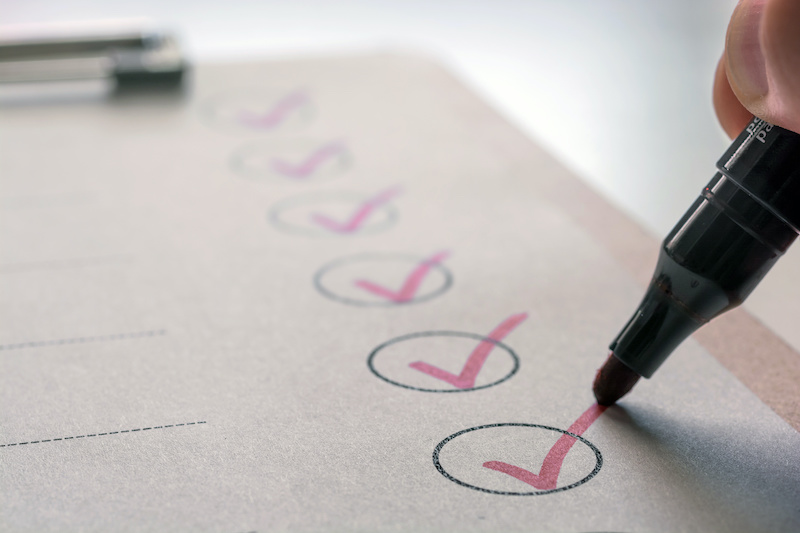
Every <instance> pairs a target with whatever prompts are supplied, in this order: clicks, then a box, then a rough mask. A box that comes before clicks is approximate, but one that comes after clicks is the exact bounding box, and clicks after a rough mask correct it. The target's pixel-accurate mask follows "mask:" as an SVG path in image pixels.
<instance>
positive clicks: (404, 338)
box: [367, 331, 519, 393]
mask: <svg viewBox="0 0 800 533" xmlns="http://www.w3.org/2000/svg"><path fill="white" fill-rule="evenodd" d="M419 337H464V338H467V339H475V340H478V341H481V342H483V341H488V342H491V343H492V344H494V345H495V346H497V347H498V348H502V349H503V350H505V351H506V352H508V355H510V356H511V360H512V361H514V368H512V369H511V372H509V373H508V374H506V375H505V376H503V377H502V378H500V379H498V380H497V381H493V382H492V383H487V384H486V385H481V386H479V387H472V388H469V389H423V388H422V387H412V386H411V385H405V384H403V383H400V382H397V381H393V380H391V379H389V378H387V377H386V376H384V375H383V374H381V373H380V372H378V371H377V370H376V369H375V366H374V365H373V360H374V359H375V356H376V355H378V352H380V351H381V350H383V349H384V348H386V347H387V346H390V345H392V344H397V343H398V342H403V341H407V340H410V339H416V338H419ZM367 367H369V369H370V371H371V372H372V373H373V374H375V376H377V377H379V378H380V379H382V380H383V381H385V382H387V383H390V384H392V385H396V386H397V387H402V388H404V389H410V390H415V391H420V392H442V393H449V392H471V391H474V390H480V389H488V388H489V387H494V386H495V385H499V384H501V383H503V382H504V381H508V380H509V379H511V378H512V377H514V374H516V373H517V371H518V370H519V357H518V356H517V354H516V353H514V350H512V349H511V348H510V347H509V346H507V345H505V344H503V343H502V342H500V341H498V340H495V339H490V338H489V337H486V336H484V335H478V334H476V333H465V332H463V331H420V332H418V333H409V334H407V335H401V336H399V337H395V338H393V339H389V340H388V341H386V342H384V343H383V344H381V345H379V346H378V347H377V348H375V349H374V350H372V352H370V354H369V356H368V357H367Z"/></svg>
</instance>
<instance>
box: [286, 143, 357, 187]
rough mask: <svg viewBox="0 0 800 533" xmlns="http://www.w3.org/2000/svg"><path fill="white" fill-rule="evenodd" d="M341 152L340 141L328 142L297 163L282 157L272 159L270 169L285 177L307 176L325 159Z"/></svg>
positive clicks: (342, 147) (299, 177)
mask: <svg viewBox="0 0 800 533" xmlns="http://www.w3.org/2000/svg"><path fill="white" fill-rule="evenodd" d="M342 152H344V146H342V145H341V144H340V143H329V144H326V145H323V146H321V147H319V148H317V149H316V150H314V151H313V152H311V154H309V155H308V156H307V157H306V158H305V159H303V160H302V161H300V162H298V163H290V162H288V161H285V160H283V159H273V160H272V170H274V171H275V172H278V173H279V174H283V175H284V176H286V177H287V178H293V179H301V178H307V177H309V176H310V175H312V174H313V173H314V172H315V171H316V170H317V168H319V167H320V165H322V164H323V163H325V161H327V160H329V159H331V158H333V157H336V156H337V155H339V154H340V153H342Z"/></svg>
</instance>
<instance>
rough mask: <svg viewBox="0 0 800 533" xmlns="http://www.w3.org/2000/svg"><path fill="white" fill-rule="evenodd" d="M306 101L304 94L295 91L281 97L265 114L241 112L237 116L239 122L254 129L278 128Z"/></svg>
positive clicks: (306, 97)
mask: <svg viewBox="0 0 800 533" xmlns="http://www.w3.org/2000/svg"><path fill="white" fill-rule="evenodd" d="M307 101H308V96H306V95H305V93H302V92H300V91H296V92H293V93H291V94H289V95H287V96H285V97H283V98H282V99H281V100H279V101H278V103H276V104H275V105H274V106H273V107H272V109H270V110H269V111H267V112H266V113H253V112H252V111H242V112H241V113H240V114H239V120H241V121H242V122H243V123H244V124H245V125H247V126H252V127H254V128H262V129H271V128H274V127H276V126H279V125H280V124H281V123H282V122H283V121H284V120H286V118H287V116H288V115H289V114H290V113H291V112H292V111H293V110H295V109H297V108H299V107H300V106H302V105H303V104H305V103H306V102H307Z"/></svg>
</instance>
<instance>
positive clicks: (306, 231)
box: [267, 191, 398, 238]
mask: <svg viewBox="0 0 800 533" xmlns="http://www.w3.org/2000/svg"><path fill="white" fill-rule="evenodd" d="M314 198H320V199H323V200H324V199H326V198H328V199H331V200H334V199H336V198H342V199H344V198H355V199H357V200H364V199H368V198H369V196H368V195H364V194H362V193H358V192H355V191H317V192H310V193H304V194H303V193H301V194H297V195H294V196H289V197H288V198H284V199H282V200H279V201H277V202H276V203H274V204H273V205H272V207H270V208H269V210H268V211H267V220H268V221H269V222H270V223H271V224H272V227H274V228H275V229H277V230H279V231H282V232H284V233H289V234H292V235H305V236H306V237H315V238H328V237H334V238H342V237H348V236H359V235H374V234H376V233H381V232H383V231H386V230H388V229H390V228H391V227H392V226H393V225H394V224H395V223H396V222H397V218H398V214H397V207H395V206H394V205H393V204H391V203H385V204H382V205H380V206H379V207H378V208H377V209H376V211H377V210H385V211H386V212H387V215H388V216H387V218H386V220H385V221H383V222H381V223H379V224H375V225H372V226H366V225H365V226H364V227H366V228H367V230H365V231H360V230H359V231H355V232H352V233H346V234H344V233H337V232H335V231H325V230H323V229H319V230H315V229H312V228H305V227H302V226H296V225H292V224H289V223H288V222H285V221H283V220H281V219H280V217H279V215H280V213H281V212H283V211H284V210H286V209H291V208H292V207H297V206H298V205H303V204H304V203H306V202H305V200H313V199H314Z"/></svg>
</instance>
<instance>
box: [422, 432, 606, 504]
mask: <svg viewBox="0 0 800 533" xmlns="http://www.w3.org/2000/svg"><path fill="white" fill-rule="evenodd" d="M495 427H531V428H539V429H547V430H550V431H556V432H558V433H563V434H564V435H569V436H570V437H574V438H576V439H578V440H579V441H581V442H582V443H584V444H585V445H587V446H588V447H589V448H590V449H591V450H592V451H593V452H594V456H595V458H596V459H597V464H596V465H595V467H594V470H592V471H591V472H589V474H588V475H587V476H586V477H584V478H583V479H581V480H579V481H576V482H575V483H572V484H570V485H566V486H564V487H558V488H555V489H550V490H537V491H533V492H511V491H504V490H492V489H485V488H483V487H477V486H475V485H470V484H469V483H466V482H464V481H461V480H460V479H457V478H455V477H453V476H452V475H451V474H449V473H448V472H447V471H446V470H445V469H444V467H443V466H442V463H440V462H439V453H440V452H441V451H442V448H444V445H445V444H447V443H448V442H450V441H451V440H453V439H455V438H456V437H459V436H461V435H463V434H465V433H469V432H471V431H477V430H479V429H487V428H495ZM433 466H435V467H436V470H438V471H439V473H440V474H442V475H443V476H444V477H445V478H447V479H449V480H450V481H452V482H453V483H455V484H457V485H461V486H462V487H467V488H468V489H472V490H477V491H479V492H486V493H488V494H499V495H501V496H541V495H544V494H553V493H555V492H564V491H566V490H569V489H574V488H575V487H578V486H580V485H583V484H584V483H586V482H587V481H589V480H590V479H592V478H593V477H594V476H596V475H597V473H598V472H600V468H602V466H603V454H601V453H600V450H599V449H598V448H597V446H595V445H594V444H592V443H591V442H589V441H588V440H586V439H584V438H583V437H581V436H580V435H576V434H574V433H570V432H569V431H567V430H565V429H559V428H554V427H550V426H542V425H540V424H523V423H519V422H505V423H501V424H485V425H483V426H476V427H473V428H469V429H462V430H461V431H459V432H457V433H453V434H452V435H450V436H449V437H447V438H446V439H444V440H443V441H442V442H440V443H439V444H437V445H436V448H434V450H433Z"/></svg>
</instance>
